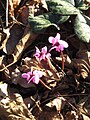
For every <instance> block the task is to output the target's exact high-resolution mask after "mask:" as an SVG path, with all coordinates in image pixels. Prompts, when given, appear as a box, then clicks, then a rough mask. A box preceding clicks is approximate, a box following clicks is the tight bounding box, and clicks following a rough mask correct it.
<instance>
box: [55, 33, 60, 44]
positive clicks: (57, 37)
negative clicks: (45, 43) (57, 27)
mask: <svg viewBox="0 0 90 120" xmlns="http://www.w3.org/2000/svg"><path fill="white" fill-rule="evenodd" d="M55 39H56V42H58V40H60V34H59V33H57V35H56V37H55Z"/></svg>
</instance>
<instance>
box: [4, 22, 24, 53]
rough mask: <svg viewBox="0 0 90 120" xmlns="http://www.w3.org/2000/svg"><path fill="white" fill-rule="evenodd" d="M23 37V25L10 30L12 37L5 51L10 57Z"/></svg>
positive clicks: (7, 42) (17, 25) (16, 25)
mask: <svg viewBox="0 0 90 120" xmlns="http://www.w3.org/2000/svg"><path fill="white" fill-rule="evenodd" d="M22 35H23V29H22V27H21V25H19V24H14V25H13V27H12V28H11V29H10V37H9V38H8V40H7V41H6V44H5V45H4V48H3V51H4V52H5V53H6V54H8V55H10V54H12V53H13V51H14V49H15V46H16V45H17V44H18V42H19V40H20V39H21V38H22Z"/></svg>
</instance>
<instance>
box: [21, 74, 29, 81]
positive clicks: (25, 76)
mask: <svg viewBox="0 0 90 120" xmlns="http://www.w3.org/2000/svg"><path fill="white" fill-rule="evenodd" d="M22 78H26V79H27V80H29V79H30V75H29V74H27V73H23V74H22Z"/></svg>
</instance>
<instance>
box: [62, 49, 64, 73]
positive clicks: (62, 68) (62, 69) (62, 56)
mask: <svg viewBox="0 0 90 120" xmlns="http://www.w3.org/2000/svg"><path fill="white" fill-rule="evenodd" d="M61 57H62V70H63V71H64V56H63V52H62V51H61Z"/></svg>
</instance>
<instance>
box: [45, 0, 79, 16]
mask: <svg viewBox="0 0 90 120" xmlns="http://www.w3.org/2000/svg"><path fill="white" fill-rule="evenodd" d="M47 3H48V7H49V10H50V11H51V12H53V13H55V14H56V13H57V14H61V15H76V14H78V13H79V10H78V9H77V8H75V7H74V6H73V5H72V4H71V3H70V2H67V1H64V0H60V1H58V0H50V1H48V2H47Z"/></svg>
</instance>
